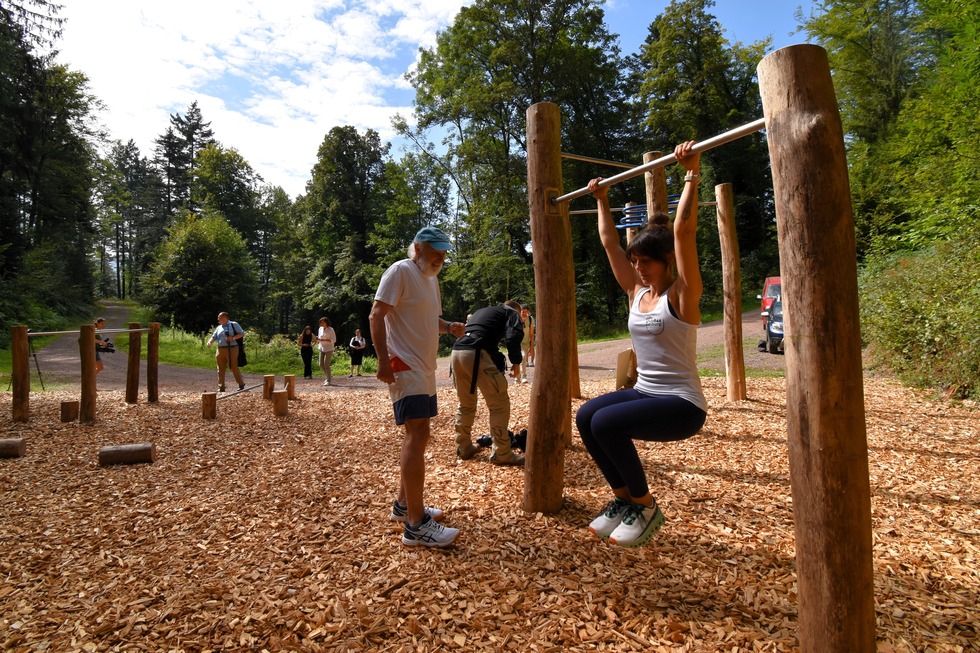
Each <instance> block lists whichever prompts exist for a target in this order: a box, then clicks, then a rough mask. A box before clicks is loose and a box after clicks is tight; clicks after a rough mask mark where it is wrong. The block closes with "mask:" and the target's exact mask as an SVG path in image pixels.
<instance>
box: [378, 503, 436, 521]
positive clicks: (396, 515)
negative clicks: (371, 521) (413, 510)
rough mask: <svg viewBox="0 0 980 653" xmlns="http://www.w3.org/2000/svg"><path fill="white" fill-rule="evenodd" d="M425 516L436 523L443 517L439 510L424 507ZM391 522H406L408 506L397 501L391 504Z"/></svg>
mask: <svg viewBox="0 0 980 653" xmlns="http://www.w3.org/2000/svg"><path fill="white" fill-rule="evenodd" d="M425 514H426V515H428V516H429V517H431V518H432V519H435V520H436V521H441V520H442V518H443V516H444V515H443V514H442V511H441V510H439V509H438V508H433V507H432V506H425ZM391 521H408V506H403V505H402V504H400V503H398V499H395V502H394V503H393V504H391Z"/></svg>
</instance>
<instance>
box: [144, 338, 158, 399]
mask: <svg viewBox="0 0 980 653" xmlns="http://www.w3.org/2000/svg"><path fill="white" fill-rule="evenodd" d="M146 400H147V401H148V402H150V403H151V404H153V403H156V402H158V401H159V400H160V323H159V322H150V332H149V335H147V337H146Z"/></svg>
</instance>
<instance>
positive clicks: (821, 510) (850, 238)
mask: <svg viewBox="0 0 980 653" xmlns="http://www.w3.org/2000/svg"><path fill="white" fill-rule="evenodd" d="M758 73H759V86H760V91H761V95H762V106H763V111H764V113H765V117H766V132H767V136H768V140H769V155H770V160H771V164H772V178H773V182H774V190H775V201H776V228H777V231H778V236H779V260H780V269H781V271H782V275H781V276H782V279H783V281H782V296H783V315H784V326H785V335H784V339H785V342H786V406H787V411H786V418H787V420H786V421H787V430H788V439H789V464H790V483H791V487H792V493H793V521H794V523H795V530H796V568H797V575H798V579H799V627H798V634H799V641H800V650H801V651H802V652H803V653H817V652H819V653H872V652H873V651H875V609H874V579H873V566H872V555H871V554H872V549H871V490H870V482H869V473H868V443H867V432H866V425H865V414H864V381H863V375H862V368H861V333H860V329H859V322H858V292H857V256H856V243H855V235H854V215H853V212H852V207H851V194H850V187H849V184H848V178H847V160H846V158H845V149H844V134H843V128H842V126H841V119H840V112H839V110H838V104H837V98H836V96H835V94H834V85H833V81H832V80H831V75H830V65H829V63H828V60H827V53H826V52H825V51H824V50H823V48H820V47H818V46H815V45H794V46H790V47H787V48H782V49H780V50H776V51H775V52H773V53H771V54H769V55H767V56H766V57H765V58H764V59H763V60H762V62H761V63H760V64H759V68H758ZM828 334H833V337H832V338H829V337H828Z"/></svg>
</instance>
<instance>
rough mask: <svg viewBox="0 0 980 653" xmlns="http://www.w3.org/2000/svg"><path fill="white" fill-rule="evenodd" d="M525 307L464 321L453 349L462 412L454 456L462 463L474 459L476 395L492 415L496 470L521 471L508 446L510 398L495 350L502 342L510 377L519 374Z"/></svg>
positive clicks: (520, 460) (509, 304) (491, 310)
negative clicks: (507, 467) (513, 467)
mask: <svg viewBox="0 0 980 653" xmlns="http://www.w3.org/2000/svg"><path fill="white" fill-rule="evenodd" d="M520 310H521V305H520V304H518V303H517V302H515V301H513V300H508V301H506V302H504V303H503V304H501V305H499V306H490V307H487V308H481V309H479V310H478V311H476V312H475V313H473V315H472V317H470V318H469V319H468V320H467V321H466V333H465V335H464V336H463V337H462V338H460V339H459V340H457V341H456V344H454V345H453V353H452V357H451V359H450V362H451V365H452V371H453V382H454V383H455V384H456V396H457V397H459V408H458V409H457V411H456V454H457V455H458V456H459V457H460V458H462V459H463V460H468V459H470V458H472V457H473V456H474V455H476V452H477V451H479V450H480V449H479V447H477V446H476V445H475V444H473V437H472V432H473V422H474V420H475V419H476V389H477V388H479V389H480V394H482V395H483V401H485V402H486V404H487V409H488V410H489V411H490V436H491V438H492V439H493V452H492V454H491V456H490V462H491V463H493V464H494V465H523V464H524V456H521V455H520V454H517V453H514V451H513V450H512V449H511V446H510V435H509V434H508V433H507V425H508V423H509V422H510V397H509V396H508V395H507V377H506V376H504V371H505V370H506V360H505V359H504V355H503V354H502V353H500V350H499V349H498V348H497V346H498V343H499V342H500V341H501V340H503V341H504V342H505V343H506V345H507V354H508V357H509V358H510V363H511V370H510V374H511V376H514V377H516V376H517V375H518V374H519V373H520V366H521V360H522V358H521V340H523V338H524V328H523V327H522V326H521V316H520Z"/></svg>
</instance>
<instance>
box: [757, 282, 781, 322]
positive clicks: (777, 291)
mask: <svg viewBox="0 0 980 653" xmlns="http://www.w3.org/2000/svg"><path fill="white" fill-rule="evenodd" d="M782 289H783V283H782V278H781V277H766V281H765V283H764V284H763V285H762V294H761V295H756V299H761V300H762V312H763V313H764V312H766V311H768V310H769V308H770V307H771V306H772V303H773V302H774V301H775V300H776V298H778V297H780V296H782ZM762 328H763V329H765V328H766V318H762Z"/></svg>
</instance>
